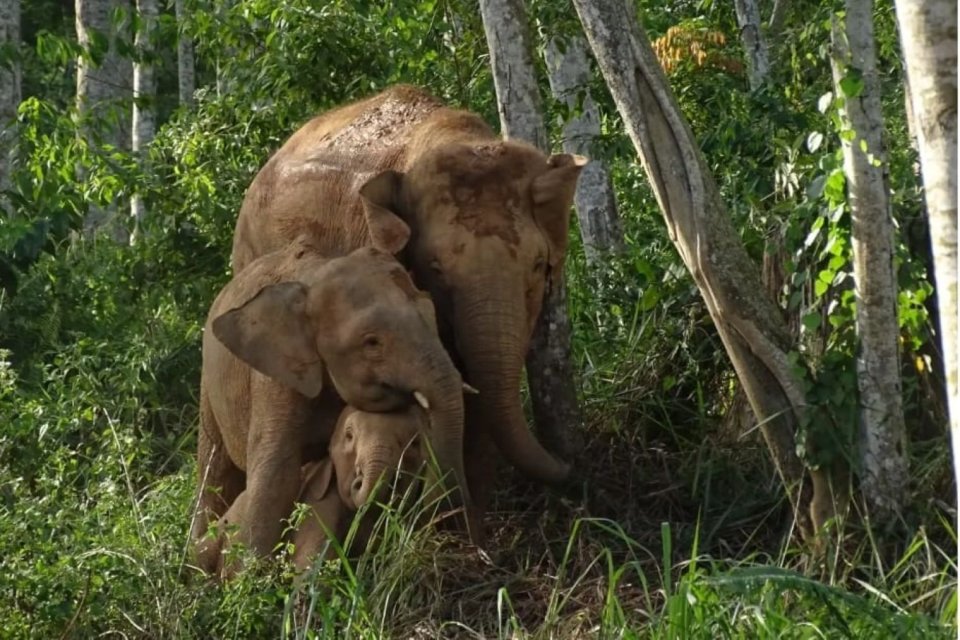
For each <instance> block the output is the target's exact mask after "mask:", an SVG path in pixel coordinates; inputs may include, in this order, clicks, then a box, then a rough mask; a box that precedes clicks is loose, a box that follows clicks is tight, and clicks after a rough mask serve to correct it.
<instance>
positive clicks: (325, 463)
mask: <svg viewBox="0 0 960 640" xmlns="http://www.w3.org/2000/svg"><path fill="white" fill-rule="evenodd" d="M301 477H302V478H303V479H302V480H301V482H300V496H299V498H297V502H303V503H305V504H308V505H310V506H311V507H314V506H316V505H317V503H319V502H320V501H321V500H323V499H324V498H325V497H326V496H327V492H328V491H330V485H331V484H332V480H333V461H332V460H330V458H324V459H323V460H317V461H315V462H310V463H308V464H306V465H304V467H303V470H302V471H301Z"/></svg>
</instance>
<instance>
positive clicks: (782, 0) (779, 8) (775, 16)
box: [769, 0, 790, 38]
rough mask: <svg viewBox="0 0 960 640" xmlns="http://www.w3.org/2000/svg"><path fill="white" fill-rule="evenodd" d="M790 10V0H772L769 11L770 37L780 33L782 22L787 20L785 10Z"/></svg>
mask: <svg viewBox="0 0 960 640" xmlns="http://www.w3.org/2000/svg"><path fill="white" fill-rule="evenodd" d="M789 10H790V0H774V2H773V11H771V12H770V32H769V35H770V37H771V38H773V37H775V36H778V35H780V32H781V31H782V30H783V23H784V22H786V20H787V12H788V11H789Z"/></svg>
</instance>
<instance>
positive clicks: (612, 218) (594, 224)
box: [544, 36, 623, 264]
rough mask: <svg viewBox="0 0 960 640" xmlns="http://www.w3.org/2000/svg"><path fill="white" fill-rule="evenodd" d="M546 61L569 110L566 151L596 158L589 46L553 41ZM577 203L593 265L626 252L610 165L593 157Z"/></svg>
mask: <svg viewBox="0 0 960 640" xmlns="http://www.w3.org/2000/svg"><path fill="white" fill-rule="evenodd" d="M544 58H545V60H546V63H547V71H548V73H549V79H550V90H551V91H552V92H553V95H554V97H555V98H556V99H557V100H559V101H562V102H563V103H564V104H566V106H567V109H568V110H569V114H568V116H567V121H566V122H565V123H564V125H563V150H564V151H566V152H567V153H574V154H579V155H583V156H586V157H588V158H593V156H594V153H593V145H594V142H595V140H596V139H597V138H599V137H600V111H599V109H597V104H596V102H594V100H593V97H592V96H591V95H590V59H589V58H588V57H587V43H586V42H584V40H583V38H582V37H580V36H572V37H570V38H564V39H562V40H561V39H560V38H556V37H554V38H551V39H550V40H549V42H547V47H546V51H545V52H544ZM574 203H575V204H576V208H577V219H578V220H579V221H580V236H581V237H582V238H583V247H584V251H585V252H586V254H587V261H588V262H589V263H591V264H595V263H596V261H597V259H598V258H599V257H600V256H601V255H602V253H603V252H607V251H616V252H619V251H622V250H623V231H622V230H621V228H620V219H619V218H618V217H617V200H616V196H615V195H614V192H613V183H612V182H611V181H610V173H609V171H608V170H607V166H606V163H605V162H603V161H602V160H596V159H591V161H590V163H589V164H588V165H587V166H586V167H584V168H583V173H581V174H580V180H579V182H578V183H577V193H576V196H575V198H574Z"/></svg>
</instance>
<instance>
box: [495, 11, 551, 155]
mask: <svg viewBox="0 0 960 640" xmlns="http://www.w3.org/2000/svg"><path fill="white" fill-rule="evenodd" d="M480 13H481V15H482V17H483V30H484V32H485V33H486V36H487V46H488V47H489V49H490V64H491V66H492V67H493V84H494V87H495V88H496V91H497V112H498V113H499V114H500V124H501V125H502V127H503V133H504V134H505V136H506V137H507V138H519V139H521V140H525V141H526V142H529V143H531V144H533V145H534V146H536V147H537V148H539V149H541V150H543V151H546V152H549V149H550V140H549V138H548V137H547V127H546V124H545V123H544V121H543V107H542V105H541V101H540V89H539V88H538V87H537V78H536V75H535V72H534V68H533V58H532V57H531V53H530V52H531V48H532V47H531V42H530V35H529V23H528V22H527V12H526V10H525V9H524V6H523V0H481V2H480Z"/></svg>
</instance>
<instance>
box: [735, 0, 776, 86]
mask: <svg viewBox="0 0 960 640" xmlns="http://www.w3.org/2000/svg"><path fill="white" fill-rule="evenodd" d="M733 4H734V8H735V9H736V13H737V24H738V25H739V27H740V41H741V42H743V51H744V53H745V54H746V57H747V68H748V69H749V76H748V77H749V79H750V88H751V89H753V90H754V91H756V90H757V89H759V88H760V86H761V85H763V83H764V82H766V80H767V77H768V76H769V75H770V52H769V50H768V49H767V41H766V38H764V36H763V32H762V31H761V30H760V7H759V6H758V5H757V0H734V2H733Z"/></svg>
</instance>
